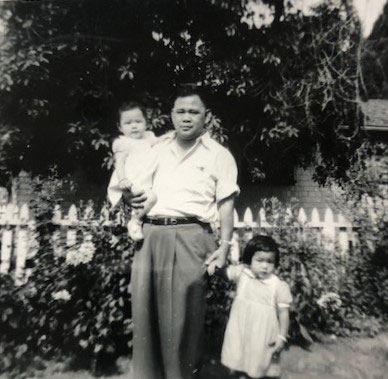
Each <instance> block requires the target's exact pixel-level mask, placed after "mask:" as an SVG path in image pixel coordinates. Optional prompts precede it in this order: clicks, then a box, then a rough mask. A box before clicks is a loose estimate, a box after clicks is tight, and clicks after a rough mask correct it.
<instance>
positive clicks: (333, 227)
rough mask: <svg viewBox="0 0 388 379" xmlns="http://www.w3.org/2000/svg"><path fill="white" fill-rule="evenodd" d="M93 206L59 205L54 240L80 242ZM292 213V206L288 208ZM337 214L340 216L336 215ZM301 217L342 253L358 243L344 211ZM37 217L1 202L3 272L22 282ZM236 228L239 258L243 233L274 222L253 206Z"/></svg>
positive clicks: (0, 258)
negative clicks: (80, 232)
mask: <svg viewBox="0 0 388 379" xmlns="http://www.w3.org/2000/svg"><path fill="white" fill-rule="evenodd" d="M90 212H93V210H92V209H91V208H85V209H83V211H82V212H81V211H80V210H79V209H77V207H76V206H75V205H74V204H73V205H72V206H71V207H70V208H69V210H68V212H67V213H66V214H62V212H61V210H60V209H59V208H56V209H55V211H54V217H53V222H54V224H56V225H58V226H59V228H58V231H57V232H55V233H57V235H56V236H53V238H52V240H53V241H55V240H59V239H60V238H61V236H63V235H65V238H66V245H67V246H72V245H74V244H75V243H76V238H77V227H78V226H82V225H87V224H88V223H90V222H91V221H90ZM287 212H288V213H290V212H291V210H290V209H289V210H287ZM335 216H336V217H335ZM98 218H99V220H100V222H101V221H102V222H103V224H104V225H107V226H109V225H111V224H112V221H111V220H109V212H108V210H107V209H106V208H103V209H102V210H101V212H100V213H98ZM298 219H299V221H301V223H303V224H304V225H305V227H306V228H314V229H317V230H320V231H322V235H323V236H325V237H327V238H325V240H326V242H325V244H326V248H328V249H330V248H332V247H334V244H335V243H337V244H338V245H339V246H340V248H341V250H342V253H344V254H346V252H347V251H348V250H349V247H350V245H351V244H352V243H354V240H355V236H354V233H353V228H352V225H351V223H349V222H348V221H347V220H346V218H345V217H344V216H343V215H342V214H337V215H335V214H334V212H333V211H332V210H331V209H330V208H327V209H326V211H325V214H324V217H323V219H322V220H321V218H320V216H319V212H318V210H317V209H315V208H314V209H313V210H312V212H311V214H309V215H307V214H306V211H305V210H304V209H303V208H300V209H299V214H298ZM34 224H35V222H34V218H33V215H32V212H31V211H30V209H29V207H28V205H27V204H24V205H23V206H21V207H18V206H17V205H14V204H7V205H3V206H0V233H1V234H0V236H1V237H0V238H1V251H0V274H4V273H10V272H11V273H12V275H14V277H15V278H16V280H17V281H19V282H22V281H23V278H24V277H25V273H26V270H25V266H26V260H27V259H28V258H29V259H32V260H33V256H34V248H35V247H34V243H33V239H32V238H31V233H32V230H33V227H34ZM234 224H235V232H234V235H233V247H232V252H231V255H232V259H233V260H238V256H239V243H240V242H239V241H240V238H241V237H242V236H243V237H244V238H245V239H246V238H249V237H250V235H252V234H253V231H260V232H262V233H265V231H266V229H270V228H271V227H272V226H271V225H270V224H269V223H268V222H267V220H266V217H265V211H264V209H260V211H259V212H258V213H257V215H255V216H254V214H253V212H252V210H251V209H250V208H247V209H246V210H245V212H244V213H243V217H242V218H240V217H239V216H238V214H237V212H236V211H235V213H234Z"/></svg>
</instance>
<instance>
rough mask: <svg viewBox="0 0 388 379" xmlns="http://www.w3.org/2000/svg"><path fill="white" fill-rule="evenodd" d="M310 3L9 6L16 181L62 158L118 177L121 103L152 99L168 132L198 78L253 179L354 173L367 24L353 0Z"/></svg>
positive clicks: (6, 67) (4, 102) (0, 62)
mask: <svg viewBox="0 0 388 379" xmlns="http://www.w3.org/2000/svg"><path fill="white" fill-rule="evenodd" d="M297 4H299V2H295V1H290V0H284V1H283V2H279V1H277V0H262V1H260V0H256V1H248V0H242V1H240V2H236V1H232V0H179V1H176V0H154V1H152V0H141V1H140V0H131V1H129V0H111V1H109V2H107V1H96V0H93V1H92V0H82V1H73V0H69V1H66V2H58V1H53V0H47V1H42V2H21V1H17V2H6V3H3V5H2V12H1V16H0V17H1V20H2V22H3V24H4V30H5V34H4V38H3V40H2V41H1V47H0V48H1V55H0V98H1V100H0V115H1V125H0V128H1V147H2V150H1V151H2V152H1V162H2V164H1V168H0V169H1V171H2V173H3V175H4V174H7V173H9V172H17V171H18V170H20V169H21V168H23V169H25V170H28V171H31V172H33V173H42V172H45V171H46V170H47V168H48V167H49V166H50V165H52V164H57V165H58V167H59V168H60V170H61V172H72V171H73V170H74V169H75V168H76V167H79V166H82V167H84V168H86V169H87V170H86V171H87V172H88V173H91V175H94V176H96V177H100V178H101V179H103V180H105V176H106V174H107V172H106V170H105V171H104V170H101V167H102V166H103V167H105V168H106V167H108V166H109V162H111V160H110V159H109V158H108V159H107V157H108V155H109V151H110V147H109V144H110V141H111V138H112V136H114V135H115V134H116V133H117V128H116V126H115V124H116V114H115V110H116V109H117V106H118V104H119V103H120V102H121V101H122V100H124V99H128V98H135V99H141V100H143V101H144V102H145V103H146V105H147V106H148V107H149V108H150V120H152V121H150V124H151V127H153V128H155V129H157V133H158V132H162V131H164V130H166V129H168V128H169V127H170V125H169V118H168V113H169V109H170V104H169V96H170V94H171V92H172V91H173V89H174V87H175V86H177V85H179V84H181V83H188V82H189V83H197V84H201V85H202V86H204V87H205V88H206V89H207V90H208V92H209V93H210V94H211V101H210V106H211V109H212V112H213V115H216V117H215V116H213V117H209V120H210V122H209V127H210V129H211V131H212V132H213V133H214V134H215V135H216V136H218V137H220V136H221V137H224V138H223V139H224V140H226V139H227V140H228V144H229V147H230V148H231V150H232V152H233V153H234V155H235V157H236V159H237V161H238V164H239V167H240V173H241V179H242V181H243V182H248V181H252V180H268V181H270V182H274V181H277V182H281V181H282V180H288V179H287V175H288V173H290V172H291V171H292V166H293V165H295V164H301V165H308V164H310V163H313V164H314V165H315V168H316V175H317V179H319V180H321V181H325V180H326V178H327V177H334V178H336V179H343V178H344V177H346V169H347V168H348V166H349V164H350V159H349V158H350V157H351V156H352V154H353V151H354V149H355V147H356V145H357V143H358V142H357V140H358V137H359V135H360V131H359V125H360V117H359V111H358V105H357V98H358V75H359V65H358V56H359V40H360V25H359V22H358V20H357V18H356V16H355V13H354V11H353V9H352V8H351V6H349V5H348V4H347V2H346V1H342V2H338V1H335V0H330V1H326V2H324V4H323V5H320V6H318V7H316V8H315V9H313V10H310V11H309V12H306V11H304V12H303V11H302V9H301V8H298V6H297ZM341 124H342V125H343V124H346V125H348V126H349V129H348V133H349V134H348V135H344V134H343V131H341V129H340V128H339V126H340V125H341ZM221 125H222V127H221ZM316 152H319V154H318V155H317V154H316ZM108 168H109V167H108ZM104 172H105V174H104ZM264 178H266V179H264ZM285 178H286V179H285Z"/></svg>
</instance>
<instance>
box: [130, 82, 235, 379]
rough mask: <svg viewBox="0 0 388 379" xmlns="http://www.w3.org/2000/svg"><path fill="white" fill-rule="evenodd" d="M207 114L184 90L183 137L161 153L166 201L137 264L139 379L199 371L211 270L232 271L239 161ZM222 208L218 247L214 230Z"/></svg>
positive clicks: (177, 117) (157, 178) (157, 177)
mask: <svg viewBox="0 0 388 379" xmlns="http://www.w3.org/2000/svg"><path fill="white" fill-rule="evenodd" d="M205 111H206V107H205V103H204V100H203V96H201V93H200V92H198V90H196V89H193V88H183V89H181V90H180V92H178V94H177V96H176V98H175V101H174V104H173V109H172V112H171V117H172V122H173V124H174V128H175V131H176V136H175V138H173V139H172V140H170V141H169V142H167V143H166V144H164V145H163V146H161V148H160V151H159V153H158V167H157V169H156V172H155V174H154V179H153V190H154V191H155V193H156V195H157V197H158V201H157V204H156V205H155V206H154V208H152V210H151V211H150V213H149V215H148V217H147V218H146V219H145V223H144V236H145V238H144V243H143V245H142V247H141V249H140V251H137V252H136V254H135V257H134V261H133V266H132V280H131V283H132V313H133V322H134V352H133V370H134V371H133V378H134V379H186V378H191V377H192V376H193V375H194V374H195V373H196V372H197V370H198V368H197V365H198V363H199V358H200V353H201V351H200V350H201V348H200V342H201V340H202V333H203V327H204V317H205V290H206V280H205V274H206V269H207V271H208V273H209V274H210V275H211V274H213V273H214V271H215V269H216V268H217V267H218V268H221V267H222V266H224V265H225V262H226V258H227V255H228V252H229V249H230V240H231V238H232V232H233V209H234V198H235V196H236V195H237V194H238V192H239V188H238V186H237V184H236V180H237V168H236V163H235V160H234V158H233V156H232V155H231V154H230V153H229V151H228V150H226V149H225V148H224V147H222V146H221V145H220V144H218V143H217V142H216V141H214V140H212V139H211V138H210V136H209V134H208V133H207V132H206V131H205V130H204V125H205ZM217 210H218V215H219V221H220V229H221V230H220V233H221V243H220V246H219V247H218V248H216V244H215V240H214V236H213V234H212V231H211V228H210V222H213V221H214V220H215V219H216V213H217Z"/></svg>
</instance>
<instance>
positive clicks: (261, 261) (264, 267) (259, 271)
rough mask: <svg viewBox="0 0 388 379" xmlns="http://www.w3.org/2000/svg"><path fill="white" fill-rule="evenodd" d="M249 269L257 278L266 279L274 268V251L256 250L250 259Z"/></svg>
mask: <svg viewBox="0 0 388 379" xmlns="http://www.w3.org/2000/svg"><path fill="white" fill-rule="evenodd" d="M250 269H251V271H252V272H253V273H254V274H255V275H256V277H257V278H259V279H267V278H269V276H270V275H271V274H272V273H273V272H274V270H275V253H272V252H267V251H256V252H255V254H253V257H252V261H251V267H250Z"/></svg>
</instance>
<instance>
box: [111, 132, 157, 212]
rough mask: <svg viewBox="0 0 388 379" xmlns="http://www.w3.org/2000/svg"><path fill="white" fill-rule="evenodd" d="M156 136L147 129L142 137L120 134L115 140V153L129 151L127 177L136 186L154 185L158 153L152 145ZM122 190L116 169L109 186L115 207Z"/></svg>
mask: <svg viewBox="0 0 388 379" xmlns="http://www.w3.org/2000/svg"><path fill="white" fill-rule="evenodd" d="M155 141H156V137H155V135H154V133H152V132H151V131H146V132H145V136H144V138H142V139H134V138H130V137H126V136H120V137H119V138H117V139H115V140H114V141H113V145H112V151H113V153H114V154H115V153H119V152H127V153H128V155H127V158H126V160H125V166H124V167H125V177H126V178H127V179H128V180H129V181H130V182H131V183H133V184H135V185H136V186H138V187H140V188H143V189H146V188H151V187H152V175H153V173H154V171H155V168H156V154H155V150H154V149H153V148H152V146H153V145H154V144H155ZM121 196H122V190H121V189H120V186H119V180H118V178H117V174H116V171H113V174H112V177H111V179H110V182H109V186H108V199H109V201H110V202H111V204H112V207H114V206H115V205H116V204H117V203H118V201H119V200H120V199H121Z"/></svg>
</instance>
